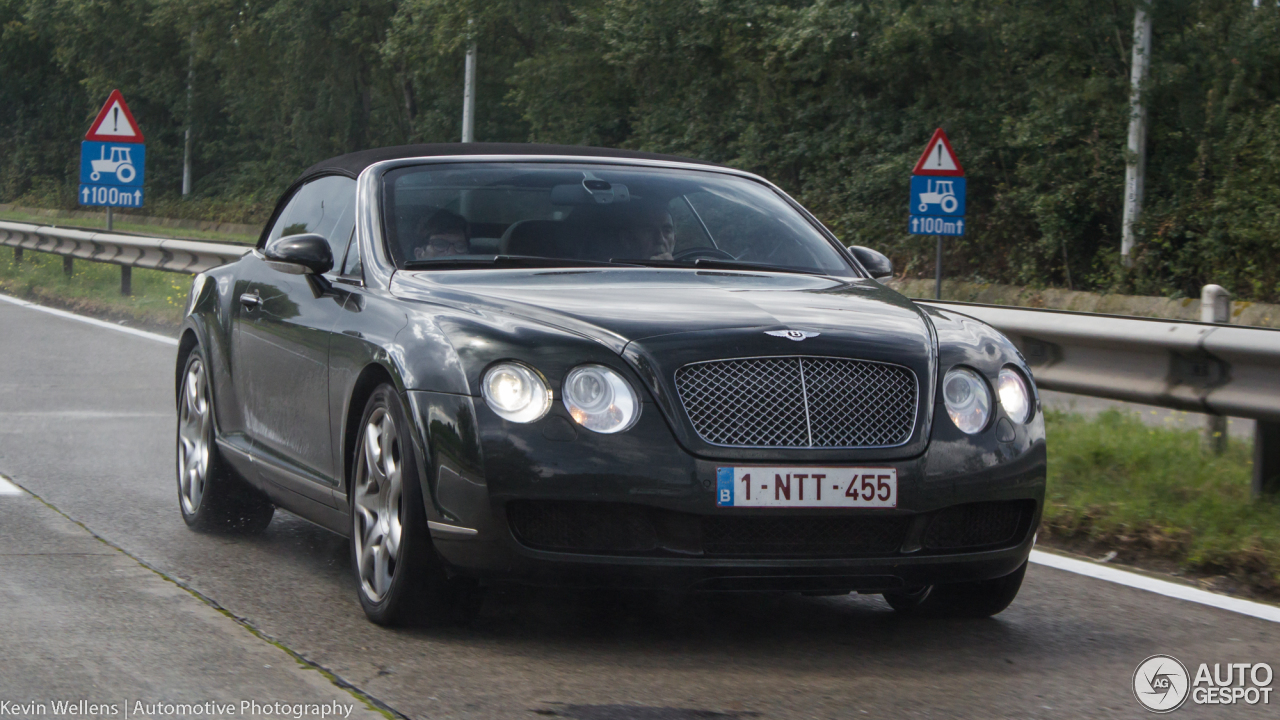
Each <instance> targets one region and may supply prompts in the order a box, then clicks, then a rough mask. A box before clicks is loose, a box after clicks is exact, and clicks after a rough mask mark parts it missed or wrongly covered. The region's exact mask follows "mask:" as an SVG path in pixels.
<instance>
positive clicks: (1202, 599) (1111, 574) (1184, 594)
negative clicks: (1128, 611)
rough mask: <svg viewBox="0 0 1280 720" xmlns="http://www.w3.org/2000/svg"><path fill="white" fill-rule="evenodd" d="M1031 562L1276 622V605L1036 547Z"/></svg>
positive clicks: (1278, 611)
mask: <svg viewBox="0 0 1280 720" xmlns="http://www.w3.org/2000/svg"><path fill="white" fill-rule="evenodd" d="M1031 562H1033V563H1036V564H1037V565H1044V566H1046V567H1051V568H1057V569H1058V570H1066V571H1067V572H1070V573H1075V574H1077V575H1084V576H1086V577H1091V578H1094V579H1097V580H1105V581H1106V582H1111V583H1115V584H1117V585H1124V586H1126V587H1131V588H1137V589H1139V590H1146V591H1147V592H1152V593H1155V594H1157V595H1164V596H1166V597H1171V598H1177V599H1179V600H1186V601H1187V602H1193V603H1199V604H1201V605H1208V606H1209V607H1215V608H1218V609H1220V610H1228V611H1230V612H1233V613H1239V614H1240V615H1248V616H1249V617H1256V618H1261V619H1262V620H1270V621H1271V622H1280V607H1276V606H1275V605H1267V604H1264V603H1259V602H1253V601H1252V600H1242V599H1240V598H1234V597H1231V596H1229V595H1219V594H1218V593H1214V592H1209V591H1208V590H1201V589H1199V588H1193V587H1190V586H1188V585H1181V584H1179V583H1175V582H1169V581H1168V580H1157V579H1156V578H1153V577H1148V576H1146V575H1140V574H1138V573H1134V572H1128V571H1126V570H1121V569H1119V568H1115V567H1111V566H1109V565H1099V564H1098V563H1095V562H1090V561H1088V560H1077V559H1075V558H1069V557H1064V556H1062V555H1055V554H1053V553H1047V552H1042V551H1040V550H1032V551H1031Z"/></svg>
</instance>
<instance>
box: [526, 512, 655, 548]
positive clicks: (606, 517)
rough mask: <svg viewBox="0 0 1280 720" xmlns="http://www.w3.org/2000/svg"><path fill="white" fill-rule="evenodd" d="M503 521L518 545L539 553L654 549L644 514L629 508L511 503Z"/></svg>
mask: <svg viewBox="0 0 1280 720" xmlns="http://www.w3.org/2000/svg"><path fill="white" fill-rule="evenodd" d="M507 521H508V522H509V523H510V524H511V531H512V532H513V533H514V534H515V536H516V538H517V539H518V540H520V542H522V543H524V544H525V545H527V546H529V547H533V548H538V549H542V550H559V551H563V552H601V553H635V552H645V551H648V550H653V549H655V548H656V547H657V546H658V539H657V535H656V534H655V533H654V529H653V525H652V524H651V523H650V522H649V518H648V516H647V514H646V513H645V511H644V510H643V509H642V508H638V507H634V506H631V505H618V504H613V503H580V502H537V501H526V502H514V503H510V504H509V505H507Z"/></svg>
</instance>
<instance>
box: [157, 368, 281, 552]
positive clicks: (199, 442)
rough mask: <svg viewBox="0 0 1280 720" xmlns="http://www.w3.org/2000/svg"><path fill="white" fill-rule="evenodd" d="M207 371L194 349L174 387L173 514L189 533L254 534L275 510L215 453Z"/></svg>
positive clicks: (211, 402) (214, 436) (211, 396)
mask: <svg viewBox="0 0 1280 720" xmlns="http://www.w3.org/2000/svg"><path fill="white" fill-rule="evenodd" d="M208 367H209V366H208V363H207V362H206V361H205V358H204V353H203V352H202V351H201V349H200V347H199V346H198V345H197V346H196V347H194V348H192V350H191V353H190V354H189V355H187V360H186V362H185V363H184V364H183V370H182V383H181V384H180V385H179V386H178V442H177V460H178V467H177V470H178V510H179V511H181V512H182V519H183V520H184V521H185V522H186V523H187V526H188V527H190V528H191V529H193V530H198V531H203V532H228V531H229V532H237V533H242V534H254V533H259V532H262V531H263V530H264V529H266V527H267V525H268V524H270V523H271V517H272V515H274V514H275V506H273V505H272V504H271V502H270V501H269V500H268V499H267V498H266V496H264V495H263V494H262V492H261V491H260V490H258V489H257V488H255V487H253V486H251V485H249V483H247V482H246V481H245V480H244V479H243V478H241V477H240V476H239V475H238V474H237V473H236V472H235V470H233V469H232V468H231V467H230V466H228V465H227V464H226V463H224V462H223V460H222V456H221V455H220V454H219V452H218V444H217V442H216V434H215V432H214V428H215V427H216V425H217V423H216V420H215V417H214V405H213V393H212V392H211V391H210V389H209V371H208Z"/></svg>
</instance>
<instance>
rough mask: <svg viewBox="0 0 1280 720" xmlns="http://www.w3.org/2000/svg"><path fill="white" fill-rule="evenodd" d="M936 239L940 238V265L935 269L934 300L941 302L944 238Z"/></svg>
mask: <svg viewBox="0 0 1280 720" xmlns="http://www.w3.org/2000/svg"><path fill="white" fill-rule="evenodd" d="M936 237H937V238H938V263H937V267H935V268H934V279H933V298H934V299H935V300H941V299H942V236H941V235H938V236H936Z"/></svg>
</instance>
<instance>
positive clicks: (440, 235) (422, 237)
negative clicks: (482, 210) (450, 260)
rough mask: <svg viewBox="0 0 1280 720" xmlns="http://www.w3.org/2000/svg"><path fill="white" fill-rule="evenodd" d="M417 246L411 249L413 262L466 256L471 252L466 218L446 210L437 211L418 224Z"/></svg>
mask: <svg viewBox="0 0 1280 720" xmlns="http://www.w3.org/2000/svg"><path fill="white" fill-rule="evenodd" d="M416 235H417V237H418V238H419V241H418V242H419V244H418V245H417V246H415V247H414V248H413V258H414V259H415V260H430V259H431V258H438V257H448V256H451V255H467V254H469V253H470V252H471V233H470V229H469V228H468V227H467V220H466V218H464V217H462V216H461V215H459V214H457V213H455V212H450V211H448V210H437V211H436V212H434V213H432V214H431V215H428V216H425V217H424V218H423V219H422V220H421V221H419V223H418V227H417V233H416Z"/></svg>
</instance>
